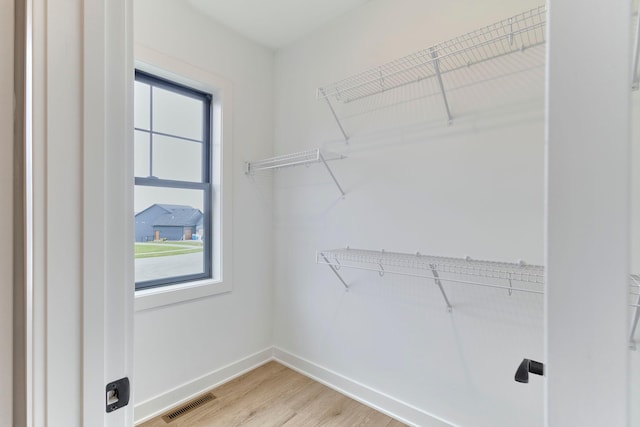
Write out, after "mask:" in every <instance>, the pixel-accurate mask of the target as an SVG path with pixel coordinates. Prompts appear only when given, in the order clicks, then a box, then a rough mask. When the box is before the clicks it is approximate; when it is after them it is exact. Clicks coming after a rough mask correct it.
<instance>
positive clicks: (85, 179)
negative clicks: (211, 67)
mask: <svg viewBox="0 0 640 427" xmlns="http://www.w3.org/2000/svg"><path fill="white" fill-rule="evenodd" d="M16 4H20V5H21V7H25V8H26V30H25V32H26V34H27V40H28V42H27V46H26V48H25V51H24V54H25V59H26V63H27V69H28V71H27V75H28V76H30V77H31V78H28V79H27V80H28V82H27V86H29V85H32V96H29V95H27V97H26V98H27V99H28V104H30V105H28V107H27V108H26V112H25V117H26V119H27V122H28V125H27V129H28V132H27V133H28V134H29V133H30V135H28V137H27V143H28V144H27V147H28V154H29V156H28V158H29V161H27V173H26V179H27V181H28V182H29V183H31V185H32V187H31V188H32V193H30V192H29V191H27V192H26V199H27V205H29V204H31V208H30V209H31V212H32V215H33V217H32V220H29V222H28V224H27V227H28V229H29V232H30V235H31V238H30V239H29V240H30V241H29V242H27V247H28V248H29V250H28V253H27V259H29V257H32V258H31V259H32V262H30V261H28V262H29V264H28V265H27V267H28V276H29V277H30V278H31V282H29V281H28V283H27V285H26V289H27V290H28V302H27V305H28V306H30V307H32V308H33V311H32V315H31V316H30V317H29V319H28V321H29V323H30V327H29V330H28V332H27V334H32V338H31V339H30V340H29V343H30V344H29V345H30V346H31V347H30V348H29V351H28V362H29V363H28V368H27V372H28V375H29V378H28V380H27V381H28V384H30V387H29V389H28V392H27V398H28V399H27V402H28V403H27V409H26V412H27V414H26V417H27V421H28V425H33V426H40V425H50V426H70V427H71V426H103V425H104V426H130V425H132V424H133V396H131V399H130V401H129V404H128V405H127V406H124V407H122V408H119V409H115V408H117V407H118V406H119V404H121V403H123V401H124V398H125V396H124V395H125V394H126V391H125V389H124V388H123V387H120V388H119V389H118V391H117V392H116V393H113V392H112V393H110V400H109V401H108V398H107V394H108V393H107V384H108V383H110V382H112V381H115V380H119V379H123V378H128V379H129V380H131V384H132V385H133V375H132V365H133V363H132V361H133V340H132V337H133V297H134V289H133V208H132V200H133V198H132V187H133V178H132V175H133V174H132V167H131V160H130V159H131V157H132V156H130V155H129V152H130V151H131V150H132V145H131V141H132V132H133V130H132V129H133V128H132V88H133V58H132V48H131V47H132V42H131V29H132V24H131V22H132V19H131V18H132V16H131V15H132V9H131V2H130V1H126V0H46V1H45V0H27V1H25V2H16ZM29 73H31V74H29ZM27 92H29V89H28V91H27ZM29 150H30V151H29ZM27 217H29V216H28V215H27ZM31 285H32V286H31ZM111 409H115V410H113V411H111Z"/></svg>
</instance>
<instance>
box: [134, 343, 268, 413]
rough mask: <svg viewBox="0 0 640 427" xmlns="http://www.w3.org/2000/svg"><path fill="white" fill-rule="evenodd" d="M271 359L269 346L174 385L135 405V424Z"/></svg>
mask: <svg viewBox="0 0 640 427" xmlns="http://www.w3.org/2000/svg"><path fill="white" fill-rule="evenodd" d="M271 360H273V349H272V347H269V348H267V349H265V350H262V351H259V352H258V353H255V354H252V355H251V356H248V357H245V358H244V359H241V360H238V361H237V362H234V363H231V364H229V365H227V366H224V367H222V368H220V369H217V370H215V371H213V372H210V373H208V374H206V375H203V376H201V377H200V378H197V379H195V380H193V381H190V382H188V383H186V384H183V385H181V386H179V387H176V388H174V389H172V390H169V391H167V392H166V393H163V394H161V395H159V396H156V397H154V398H152V399H149V400H146V401H144V402H141V403H138V404H136V405H135V408H134V411H133V414H134V415H133V418H134V420H135V421H134V423H135V425H138V424H141V423H143V422H145V421H148V420H150V419H151V418H154V417H157V416H158V415H160V414H162V413H163V412H165V411H167V410H168V409H170V408H172V407H174V406H177V405H179V404H181V403H184V402H187V401H188V400H190V399H192V398H194V397H196V396H198V395H199V394H201V393H204V392H206V391H207V390H210V389H212V388H215V387H217V386H219V385H222V384H224V383H226V382H228V381H231V380H232V379H234V378H236V377H239V376H240V375H242V374H245V373H247V372H249V371H251V370H253V369H255V368H257V367H258V366H261V365H264V364H265V363H267V362H269V361H271Z"/></svg>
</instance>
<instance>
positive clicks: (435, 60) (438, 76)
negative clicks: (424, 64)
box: [430, 36, 513, 124]
mask: <svg viewBox="0 0 640 427" xmlns="http://www.w3.org/2000/svg"><path fill="white" fill-rule="evenodd" d="M511 37H513V36H511ZM430 52H431V58H433V69H434V70H435V72H436V79H437V80H438V85H439V86H440V93H442V99H443V100H444V108H445V110H447V123H448V124H451V123H453V117H451V110H449V101H447V92H445V90H444V84H443V83H442V74H441V73H440V61H439V60H438V52H437V51H436V49H435V48H431V49H430Z"/></svg>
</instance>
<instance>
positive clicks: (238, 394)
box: [139, 362, 404, 427]
mask: <svg viewBox="0 0 640 427" xmlns="http://www.w3.org/2000/svg"><path fill="white" fill-rule="evenodd" d="M212 393H213V394H214V395H215V396H216V399H215V400H213V401H211V402H208V403H206V404H204V405H202V406H201V407H199V408H197V409H195V410H193V411H191V412H190V413H188V414H186V415H183V416H181V417H179V418H177V419H175V420H174V421H172V422H171V423H168V424H167V423H166V422H165V421H164V420H163V419H162V418H160V417H158V418H154V419H152V420H150V421H147V422H146V423H144V424H141V425H140V426H139V427H178V426H181V427H186V426H189V427H192V426H193V427H205V426H207V427H208V426H223V427H232V426H243V427H247V426H252V427H271V426H286V427H297V426H303V427H314V426H335V427H338V426H344V427H352V426H375V427H378V426H379V427H401V426H404V424H402V423H401V422H398V421H396V420H394V419H392V418H390V417H388V416H386V415H384V414H382V413H380V412H377V411H375V410H374V409H371V408H369V407H367V406H365V405H362V404H361V403H358V402H356V401H355V400H352V399H350V398H348V397H346V396H343V395H342V394H340V393H337V392H336V391H333V390H332V389H330V388H328V387H326V386H324V385H322V384H320V383H318V382H316V381H313V380H311V379H309V378H307V377H305V376H303V375H300V374H299V373H297V372H295V371H293V370H291V369H289V368H287V367H285V366H282V365H280V364H279V363H277V362H269V363H267V364H266V365H263V366H261V367H259V368H257V369H255V370H253V371H251V372H249V373H247V374H245V375H243V376H241V377H238V378H236V379H235V380H233V381H230V382H228V383H227V384H224V385H222V386H220V387H218V388H216V389H213V390H212Z"/></svg>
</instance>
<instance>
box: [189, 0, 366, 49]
mask: <svg viewBox="0 0 640 427" xmlns="http://www.w3.org/2000/svg"><path fill="white" fill-rule="evenodd" d="M367 1H368V0H188V2H189V3H190V4H191V5H192V6H193V7H194V8H196V10H198V11H200V12H202V13H204V14H206V15H208V16H209V17H211V18H212V19H214V20H215V21H217V22H219V23H221V24H223V25H225V26H226V27H229V28H231V29H232V30H235V31H236V32H238V33H240V34H242V35H244V36H245V37H247V38H249V39H252V40H254V41H256V42H258V43H260V44H262V45H265V46H268V47H270V48H273V49H278V48H281V47H283V46H286V45H287V44H289V43H291V42H293V41H295V40H297V39H299V38H300V37H302V36H304V35H306V34H308V33H310V32H312V31H313V30H315V29H317V28H319V27H320V26H322V25H323V24H325V23H327V22H329V21H331V20H332V19H334V18H336V17H338V16H340V15H342V14H344V13H345V12H348V11H349V10H351V9H353V8H355V7H357V6H360V5H362V4H364V3H366V2H367Z"/></svg>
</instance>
